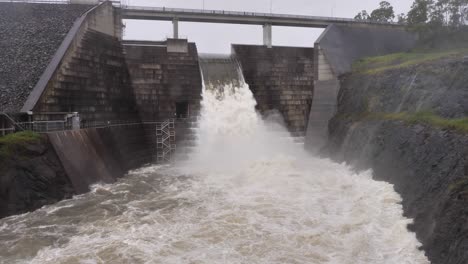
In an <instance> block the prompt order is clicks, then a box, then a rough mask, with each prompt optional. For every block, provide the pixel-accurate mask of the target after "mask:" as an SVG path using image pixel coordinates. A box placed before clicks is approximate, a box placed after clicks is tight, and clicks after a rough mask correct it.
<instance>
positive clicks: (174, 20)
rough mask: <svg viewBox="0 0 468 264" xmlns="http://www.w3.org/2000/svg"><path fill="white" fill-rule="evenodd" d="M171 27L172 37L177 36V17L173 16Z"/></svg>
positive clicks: (176, 37)
mask: <svg viewBox="0 0 468 264" xmlns="http://www.w3.org/2000/svg"><path fill="white" fill-rule="evenodd" d="M172 29H173V36H172V37H173V38H175V39H178V38H179V19H177V18H174V19H172Z"/></svg>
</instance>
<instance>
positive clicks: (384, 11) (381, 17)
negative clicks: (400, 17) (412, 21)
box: [370, 1, 395, 22]
mask: <svg viewBox="0 0 468 264" xmlns="http://www.w3.org/2000/svg"><path fill="white" fill-rule="evenodd" d="M379 5H380V7H379V8H377V9H375V10H374V11H372V13H371V15H370V19H371V20H372V21H379V22H390V21H392V20H393V19H394V18H395V12H394V11H393V6H392V5H391V4H390V3H389V2H387V1H382V2H380V4H379Z"/></svg>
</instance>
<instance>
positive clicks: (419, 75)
mask: <svg viewBox="0 0 468 264" xmlns="http://www.w3.org/2000/svg"><path fill="white" fill-rule="evenodd" d="M392 56H393V57H392ZM464 56H465V54H464V52H461V53H458V52H457V53H454V54H451V53H447V54H444V55H443V56H435V55H434V54H425V55H401V54H400V55H391V56H386V57H381V58H373V59H368V60H366V61H363V62H361V63H359V64H358V65H357V66H356V67H355V71H354V72H353V73H352V74H350V75H348V76H344V77H343V79H342V86H341V91H340V95H339V99H338V101H339V106H338V113H337V115H336V116H335V117H334V118H333V120H332V121H331V123H330V141H329V144H328V146H327V148H326V151H328V152H329V154H331V155H332V157H334V159H336V160H338V161H346V162H348V163H350V164H352V165H354V166H355V167H356V168H357V169H367V168H372V169H373V170H374V175H375V177H376V178H377V179H378V180H385V181H388V182H390V183H392V184H394V185H395V189H396V191H397V192H398V193H400V194H401V196H402V197H403V206H404V210H405V214H406V216H407V217H410V218H413V219H414V225H412V226H410V227H409V228H410V229H412V230H414V231H415V232H416V234H417V237H418V239H419V240H420V241H421V242H422V243H423V249H424V250H425V251H426V255H427V256H428V257H429V259H430V260H431V261H432V263H434V264H452V263H453V264H455V263H457V264H460V263H468V119H467V117H468V60H467V59H464Z"/></svg>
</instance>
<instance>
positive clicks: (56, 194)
mask: <svg viewBox="0 0 468 264" xmlns="http://www.w3.org/2000/svg"><path fill="white" fill-rule="evenodd" d="M73 194H74V190H73V188H72V186H71V183H70V181H69V180H68V178H67V176H66V174H65V171H64V169H63V168H62V165H61V163H60V161H59V159H58V157H57V155H56V154H55V151H54V150H53V148H52V146H51V145H50V143H49V141H48V139H47V137H46V136H40V135H38V134H34V133H31V132H21V133H17V134H11V135H8V136H6V137H1V138H0V218H2V217H5V216H9V215H13V214H19V213H25V212H28V211H32V210H34V209H38V208H40V207H42V206H44V205H46V204H51V203H55V202H58V201H60V200H62V199H65V198H69V197H71V196H72V195H73Z"/></svg>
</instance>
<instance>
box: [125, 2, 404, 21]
mask: <svg viewBox="0 0 468 264" xmlns="http://www.w3.org/2000/svg"><path fill="white" fill-rule="evenodd" d="M121 7H122V9H127V10H141V11H157V12H166V13H181V14H207V15H227V16H251V17H268V18H290V19H298V20H324V21H330V22H351V23H362V24H382V25H399V24H398V23H396V22H379V21H370V20H356V19H352V18H340V17H325V16H307V15H292V14H275V13H259V12H243V11H225V10H207V9H187V8H167V7H150V6H131V5H125V3H122V5H121Z"/></svg>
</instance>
